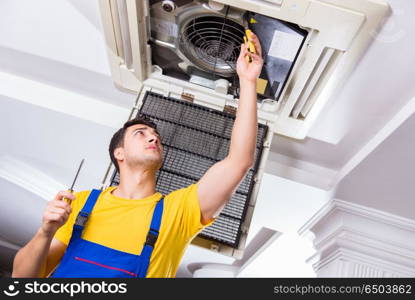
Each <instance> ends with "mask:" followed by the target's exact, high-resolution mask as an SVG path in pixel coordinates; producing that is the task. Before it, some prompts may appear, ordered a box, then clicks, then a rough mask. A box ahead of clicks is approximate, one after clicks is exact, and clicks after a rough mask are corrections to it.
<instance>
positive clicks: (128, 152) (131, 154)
mask: <svg viewBox="0 0 415 300" xmlns="http://www.w3.org/2000/svg"><path fill="white" fill-rule="evenodd" d="M117 151H122V153H121V157H120V156H118V157H117ZM115 153H116V154H115V155H116V157H117V159H119V160H124V161H125V163H126V164H127V165H128V166H130V167H132V168H134V167H135V166H147V167H150V168H151V169H156V170H157V169H159V168H160V167H161V165H162V162H163V146H162V145H161V141H160V136H159V135H158V133H157V132H156V131H155V130H154V129H153V128H151V127H149V126H147V125H141V124H136V125H133V126H130V127H128V128H127V130H126V132H125V135H124V146H123V147H122V148H118V149H116V150H115Z"/></svg>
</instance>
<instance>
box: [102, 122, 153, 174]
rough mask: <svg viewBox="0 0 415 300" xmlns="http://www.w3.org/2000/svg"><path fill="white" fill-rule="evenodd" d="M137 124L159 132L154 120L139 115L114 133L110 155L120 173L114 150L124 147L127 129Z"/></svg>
mask: <svg viewBox="0 0 415 300" xmlns="http://www.w3.org/2000/svg"><path fill="white" fill-rule="evenodd" d="M137 124H142V125H147V126H148V127H151V128H153V129H154V130H155V131H156V132H157V125H156V124H155V123H154V122H153V121H152V120H150V119H149V118H147V117H146V116H144V115H137V117H135V118H134V119H131V120H129V121H127V122H126V123H125V124H124V125H123V127H122V128H120V129H118V130H117V132H116V133H114V135H113V136H112V138H111V142H110V146H109V153H110V157H111V161H112V163H113V164H114V165H115V168H116V169H117V171H118V172H119V171H120V167H119V166H118V161H117V159H116V158H115V156H114V150H115V149H117V148H118V147H122V146H124V136H125V133H126V131H127V128H128V127H130V126H133V125H137Z"/></svg>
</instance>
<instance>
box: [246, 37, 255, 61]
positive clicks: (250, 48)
mask: <svg viewBox="0 0 415 300" xmlns="http://www.w3.org/2000/svg"><path fill="white" fill-rule="evenodd" d="M245 34H246V36H244V41H245V44H246V43H248V51H249V52H251V53H256V49H255V45H254V43H253V42H252V31H251V30H250V29H246V30H245ZM245 60H246V62H248V63H250V62H252V58H251V57H250V56H249V55H247V56H246V57H245Z"/></svg>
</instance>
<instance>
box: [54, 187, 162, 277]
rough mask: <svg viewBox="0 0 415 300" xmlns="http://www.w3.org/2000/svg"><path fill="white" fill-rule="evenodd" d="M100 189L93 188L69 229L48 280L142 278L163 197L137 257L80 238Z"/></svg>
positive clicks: (153, 241) (154, 235)
mask: <svg viewBox="0 0 415 300" xmlns="http://www.w3.org/2000/svg"><path fill="white" fill-rule="evenodd" d="M100 193H101V191H100V190H96V189H93V190H92V191H91V193H90V194H89V197H88V199H87V201H86V203H85V205H84V207H83V208H82V210H81V211H80V212H79V214H78V216H77V218H76V221H75V224H74V226H73V232H72V236H71V239H70V242H69V245H68V247H67V248H66V252H65V254H64V256H63V258H62V260H61V262H60V264H59V266H58V267H57V268H56V270H55V271H54V272H53V274H52V275H51V276H50V277H69V278H71V277H72V278H74V277H111V278H112V277H128V278H131V277H146V275H147V269H148V266H149V264H150V257H151V253H152V252H153V249H154V245H155V243H156V241H157V237H158V234H159V230H160V223H161V218H162V215H163V200H164V199H163V198H162V199H161V200H160V201H159V202H158V203H157V205H156V208H155V209H154V212H153V218H152V220H151V225H150V229H149V231H148V234H147V239H146V242H145V244H144V247H143V250H142V251H141V254H140V255H135V254H131V253H126V252H122V251H118V250H116V249H112V248H109V247H106V246H103V245H100V244H97V243H93V242H90V241H87V240H84V239H82V238H81V236H82V231H83V229H84V227H85V224H86V222H87V220H88V216H89V214H90V213H91V211H92V209H93V208H94V205H95V202H96V201H97V199H98V196H99V194H100Z"/></svg>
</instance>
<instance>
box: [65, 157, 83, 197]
mask: <svg viewBox="0 0 415 300" xmlns="http://www.w3.org/2000/svg"><path fill="white" fill-rule="evenodd" d="M84 160H85V159H84V158H83V159H82V161H81V163H80V164H79V167H78V171H76V175H75V178H74V180H73V182H72V186H71V188H70V189H69V190H68V191H69V192H70V193H73V188H74V186H75V182H76V179H77V178H78V175H79V171H81V168H82V165H83V164H84ZM64 200H65V201H66V202H68V203H69V204H70V203H71V200H70V199H68V198H64Z"/></svg>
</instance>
